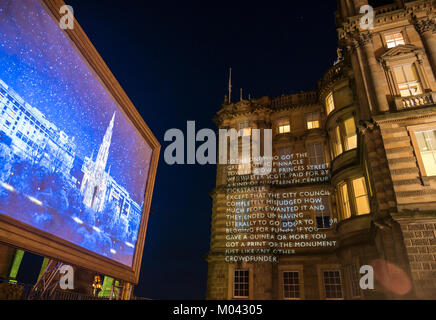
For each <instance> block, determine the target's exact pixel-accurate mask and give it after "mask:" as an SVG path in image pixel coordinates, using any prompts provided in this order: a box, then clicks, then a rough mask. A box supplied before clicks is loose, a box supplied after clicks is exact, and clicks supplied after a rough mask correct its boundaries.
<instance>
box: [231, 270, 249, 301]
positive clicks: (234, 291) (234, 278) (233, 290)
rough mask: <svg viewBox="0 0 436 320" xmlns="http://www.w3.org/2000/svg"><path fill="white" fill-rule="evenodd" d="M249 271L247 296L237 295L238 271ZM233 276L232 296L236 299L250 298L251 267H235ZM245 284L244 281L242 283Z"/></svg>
mask: <svg viewBox="0 0 436 320" xmlns="http://www.w3.org/2000/svg"><path fill="white" fill-rule="evenodd" d="M241 271H242V272H247V279H248V282H247V285H248V289H247V293H248V295H247V296H237V295H236V272H241ZM232 273H233V278H232V297H233V298H234V299H249V298H250V269H248V268H235V269H234V270H233V272H232ZM242 284H244V283H242Z"/></svg>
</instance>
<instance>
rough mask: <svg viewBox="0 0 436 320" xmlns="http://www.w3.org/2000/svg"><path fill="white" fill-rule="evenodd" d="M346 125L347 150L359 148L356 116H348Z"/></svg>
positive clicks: (345, 144)
mask: <svg viewBox="0 0 436 320" xmlns="http://www.w3.org/2000/svg"><path fill="white" fill-rule="evenodd" d="M344 127H345V139H344V140H345V141H344V142H345V143H344V149H345V151H348V150H351V149H355V148H357V134H356V124H355V123H354V118H348V119H347V120H345V121H344Z"/></svg>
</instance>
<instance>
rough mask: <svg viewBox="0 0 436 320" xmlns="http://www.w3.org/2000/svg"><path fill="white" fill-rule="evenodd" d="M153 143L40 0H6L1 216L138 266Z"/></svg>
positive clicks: (0, 22) (2, 13)
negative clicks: (139, 238) (143, 210)
mask: <svg viewBox="0 0 436 320" xmlns="http://www.w3.org/2000/svg"><path fill="white" fill-rule="evenodd" d="M151 154H152V149H151V148H150V146H149V145H147V144H146V142H145V140H144V139H143V138H142V136H141V134H140V133H139V132H138V131H137V130H136V128H135V127H134V126H133V125H132V124H131V122H130V121H129V119H128V118H127V117H126V116H125V115H124V113H123V112H122V111H121V109H120V108H119V107H118V105H117V104H116V103H115V102H114V100H113V98H112V96H111V95H110V94H109V93H108V92H107V90H106V89H105V88H104V87H103V86H102V84H101V83H100V81H99V80H98V78H97V77H96V76H95V74H94V73H93V71H91V70H90V69H89V67H88V65H87V64H86V62H85V61H84V59H83V58H82V56H81V55H80V54H79V53H78V51H77V50H76V49H75V47H74V45H73V44H72V43H71V42H70V40H69V39H68V38H67V37H66V36H65V34H64V32H63V31H62V30H61V29H60V28H59V26H58V25H57V24H56V22H55V21H54V20H53V19H52V18H51V17H50V16H49V15H48V14H47V12H45V10H44V9H43V8H42V6H41V4H40V3H39V2H38V1H37V0H20V1H15V0H0V215H6V216H9V217H11V218H13V219H16V220H18V221H21V222H23V223H25V224H28V225H30V226H33V227H35V228H37V229H40V230H42V231H45V232H48V233H50V234H52V235H54V236H56V237H59V238H61V239H64V240H67V241H69V242H71V243H73V244H76V245H78V246H80V247H83V248H85V249H88V250H90V251H92V252H95V253H97V254H99V255H102V256H105V257H108V258H110V259H112V260H114V261H117V262H120V263H122V264H124V265H127V266H132V263H133V257H134V252H135V246H136V241H137V237H138V231H139V225H140V221H141V214H142V209H143V206H144V193H145V188H146V183H147V177H148V171H149V165H150V161H151Z"/></svg>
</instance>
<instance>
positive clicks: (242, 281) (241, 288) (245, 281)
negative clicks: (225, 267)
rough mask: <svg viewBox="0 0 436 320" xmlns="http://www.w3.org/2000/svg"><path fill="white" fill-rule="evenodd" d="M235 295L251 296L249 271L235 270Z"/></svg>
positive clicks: (239, 296)
mask: <svg viewBox="0 0 436 320" xmlns="http://www.w3.org/2000/svg"><path fill="white" fill-rule="evenodd" d="M233 297H234V298H248V297H249V271H248V270H235V273H234V279H233Z"/></svg>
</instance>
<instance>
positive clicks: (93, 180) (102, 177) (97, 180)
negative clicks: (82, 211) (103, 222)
mask: <svg viewBox="0 0 436 320" xmlns="http://www.w3.org/2000/svg"><path fill="white" fill-rule="evenodd" d="M114 123H115V112H114V114H113V116H112V119H111V121H110V123H109V126H108V127H107V129H106V133H105V135H104V137H103V142H102V143H101V145H100V148H99V150H98V154H97V159H96V160H95V162H94V163H93V159H92V158H91V159H90V165H89V167H88V170H87V171H86V172H85V174H84V176H83V181H82V188H81V191H82V194H83V203H84V204H85V205H86V206H87V207H89V208H92V209H94V210H95V211H97V212H100V211H102V210H103V208H104V199H105V195H106V188H107V180H108V176H109V175H108V174H106V173H105V169H106V166H107V160H108V157H109V148H110V146H111V141H112V133H113V129H114Z"/></svg>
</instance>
